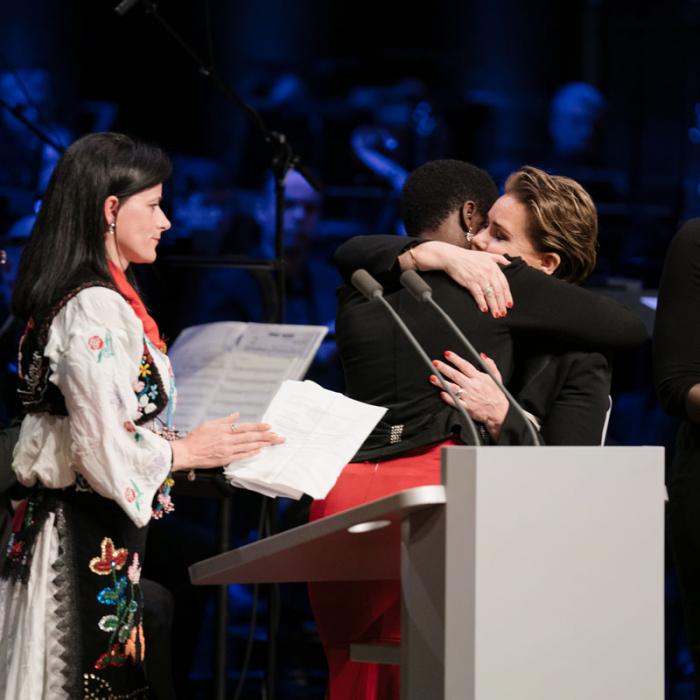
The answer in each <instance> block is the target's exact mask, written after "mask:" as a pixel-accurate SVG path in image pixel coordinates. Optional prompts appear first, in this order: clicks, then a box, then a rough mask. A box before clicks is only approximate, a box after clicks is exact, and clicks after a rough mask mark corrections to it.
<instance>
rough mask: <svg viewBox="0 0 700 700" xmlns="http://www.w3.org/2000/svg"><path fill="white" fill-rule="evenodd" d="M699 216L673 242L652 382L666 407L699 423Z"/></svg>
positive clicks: (665, 272) (661, 297) (657, 325)
mask: <svg viewBox="0 0 700 700" xmlns="http://www.w3.org/2000/svg"><path fill="white" fill-rule="evenodd" d="M699 319H700V219H692V220H691V221H689V222H687V223H686V224H685V225H684V226H683V227H681V229H680V231H679V232H678V233H677V234H676V236H675V238H674V239H673V240H672V241H671V245H670V246H669V249H668V253H667V255H666V262H665V263H664V269H663V273H662V275H661V283H660V285H659V302H658V307H657V310H656V322H655V325H654V343H653V358H654V381H655V384H656V392H657V394H658V397H659V400H660V401H661V404H662V405H663V407H664V409H665V410H666V411H667V412H668V413H670V414H672V415H677V416H686V417H687V418H688V419H689V420H691V421H693V422H694V423H700V332H698V331H697V325H698V320H699Z"/></svg>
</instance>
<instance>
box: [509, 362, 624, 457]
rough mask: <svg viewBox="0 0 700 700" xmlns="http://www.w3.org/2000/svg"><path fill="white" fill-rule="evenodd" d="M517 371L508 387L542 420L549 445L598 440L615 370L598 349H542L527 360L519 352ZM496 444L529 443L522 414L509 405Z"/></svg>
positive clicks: (595, 441)
mask: <svg viewBox="0 0 700 700" xmlns="http://www.w3.org/2000/svg"><path fill="white" fill-rule="evenodd" d="M516 368H517V373H518V374H519V375H522V376H521V377H520V376H519V377H516V378H514V379H513V380H512V381H511V382H510V386H509V389H510V390H511V393H513V395H514V396H515V398H516V400H517V401H518V403H519V404H520V405H521V406H522V407H523V409H525V410H526V411H528V412H529V413H532V414H533V415H534V416H536V417H537V418H538V419H539V421H540V438H541V439H542V442H543V443H544V444H546V445H600V443H601V438H602V434H603V427H604V425H605V418H606V414H607V411H608V408H609V405H610V382H611V376H612V375H611V370H610V364H609V362H608V361H607V359H606V358H605V357H604V356H603V355H601V354H600V353H597V352H561V353H548V352H542V353H537V354H534V355H531V356H530V357H528V358H527V359H525V360H524V361H521V358H520V357H518V355H517V351H516ZM497 444H498V445H528V444H530V437H529V433H528V432H527V428H526V427H525V425H524V424H523V421H522V418H521V417H520V416H519V415H518V414H517V413H516V412H515V411H514V410H513V409H510V410H509V411H508V414H507V415H506V419H505V421H504V423H503V427H502V428H501V435H500V437H499V439H498V442H497Z"/></svg>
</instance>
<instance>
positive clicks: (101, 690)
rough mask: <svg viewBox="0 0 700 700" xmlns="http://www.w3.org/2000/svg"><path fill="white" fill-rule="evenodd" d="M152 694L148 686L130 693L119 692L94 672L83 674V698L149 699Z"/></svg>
mask: <svg viewBox="0 0 700 700" xmlns="http://www.w3.org/2000/svg"><path fill="white" fill-rule="evenodd" d="M150 697H151V695H150V693H149V690H148V688H147V687H145V688H139V689H138V690H133V691H131V692H130V693H120V694H117V693H115V692H114V691H113V690H112V686H111V685H110V684H109V683H108V682H107V681H106V680H104V678H100V677H99V676H96V675H95V674H94V673H84V674H83V700H107V698H109V700H148V698H150Z"/></svg>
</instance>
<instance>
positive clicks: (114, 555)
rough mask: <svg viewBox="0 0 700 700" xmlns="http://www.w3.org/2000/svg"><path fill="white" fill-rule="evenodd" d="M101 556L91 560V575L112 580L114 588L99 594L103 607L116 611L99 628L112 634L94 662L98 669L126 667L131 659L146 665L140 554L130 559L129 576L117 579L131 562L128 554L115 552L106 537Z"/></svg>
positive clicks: (103, 619)
mask: <svg viewBox="0 0 700 700" xmlns="http://www.w3.org/2000/svg"><path fill="white" fill-rule="evenodd" d="M100 550H101V553H100V556H99V557H94V558H93V559H91V560H90V571H92V573H93V574H96V575H98V576H110V575H111V577H112V585H111V586H107V587H105V588H103V589H102V590H101V591H100V592H99V593H98V594H97V601H98V602H99V603H100V604H101V605H105V606H108V607H112V608H114V612H113V613H110V614H108V615H104V616H102V617H101V618H100V620H99V622H98V623H97V626H98V627H99V628H100V629H101V630H102V631H103V632H106V633H108V634H109V640H108V642H107V651H105V652H104V653H102V654H100V655H99V656H98V658H97V660H96V661H95V669H96V670H98V671H99V670H102V669H104V668H107V667H108V666H116V667H121V666H123V665H124V664H125V663H126V662H127V661H128V660H129V659H131V660H132V661H133V662H137V661H143V660H144V658H145V655H146V643H145V639H144V636H143V622H142V611H143V596H142V594H141V586H140V585H139V584H140V581H141V563H140V561H139V555H138V552H135V553H134V555H133V557H132V558H131V564H130V565H129V567H128V568H127V573H126V576H120V577H117V572H118V571H121V570H122V569H123V568H124V566H125V565H126V563H127V561H128V559H129V550H128V549H125V548H123V547H121V548H115V546H114V542H112V540H111V539H110V538H109V537H105V538H103V540H102V543H101V545H100Z"/></svg>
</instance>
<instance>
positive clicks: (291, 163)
mask: <svg viewBox="0 0 700 700" xmlns="http://www.w3.org/2000/svg"><path fill="white" fill-rule="evenodd" d="M138 2H141V4H143V5H144V7H145V9H146V14H148V15H150V16H151V17H153V19H154V20H155V21H156V22H157V23H158V24H159V25H160V26H161V27H162V28H163V29H164V30H165V32H166V33H167V34H169V35H170V36H171V37H172V39H173V40H174V41H175V43H176V44H178V45H179V46H180V48H181V49H182V50H183V51H184V52H185V53H186V54H187V55H188V56H189V57H190V58H191V59H192V60H193V61H194V63H195V64H196V65H197V67H198V69H199V73H200V74H201V75H203V76H204V77H205V78H207V79H209V80H210V81H211V82H212V83H213V84H214V85H215V86H216V88H217V89H218V90H219V91H220V92H221V93H222V94H223V95H224V97H226V99H227V100H228V101H229V102H231V103H232V104H233V105H235V106H236V107H238V108H239V109H241V110H243V112H245V114H246V115H247V116H248V119H249V120H250V121H251V123H252V124H253V126H254V127H255V129H256V130H257V131H258V132H259V133H260V134H261V135H262V137H263V139H264V140H265V142H266V143H268V144H269V145H270V147H271V148H272V160H271V169H272V172H273V175H274V178H275V254H276V261H275V263H274V269H275V281H276V291H277V312H276V314H275V315H276V317H277V320H278V321H280V322H281V321H284V316H285V305H286V295H285V289H284V286H285V284H284V283H285V262H284V191H285V179H286V177H287V173H288V172H289V171H290V170H291V169H295V170H297V172H299V174H300V175H302V176H303V177H304V178H305V179H306V181H307V182H308V183H309V184H310V185H311V186H312V187H313V188H314V189H315V190H316V191H318V192H320V191H321V190H322V185H321V183H320V182H319V180H318V179H317V178H316V177H314V176H313V175H312V174H311V172H310V171H309V170H308V168H306V167H305V166H304V165H303V164H302V163H301V159H300V158H299V156H298V155H296V154H295V153H294V151H293V149H292V147H291V144H290V143H289V141H288V140H287V137H286V136H285V135H284V134H283V133H281V132H278V131H271V130H270V129H269V128H268V127H267V125H266V124H265V122H264V121H263V118H262V117H261V116H260V114H259V112H258V111H257V110H255V109H254V108H253V107H252V106H251V105H249V104H248V103H247V102H246V101H245V100H243V98H241V97H240V96H239V95H238V94H237V93H236V92H235V91H234V90H233V89H232V88H231V87H230V86H229V85H228V84H227V83H226V82H224V80H222V78H221V77H220V76H219V74H218V72H217V71H216V69H215V67H214V65H213V63H210V64H207V63H205V61H204V60H203V59H202V57H201V56H200V55H199V54H198V53H197V52H196V51H195V50H194V49H193V48H192V47H191V46H190V45H189V44H188V43H187V42H186V41H185V40H184V39H183V37H182V36H181V35H180V34H179V32H177V30H176V29H175V28H174V27H173V26H172V25H171V24H170V23H169V22H168V21H167V20H166V19H165V18H164V17H163V16H162V15H161V14H160V13H159V12H158V8H157V6H156V3H155V2H153V0H127V1H126V2H121V3H119V5H117V7H115V11H116V12H117V14H118V15H120V16H123V15H124V14H125V13H126V12H128V11H129V10H130V9H131V7H133V5H135V4H137V3H138ZM268 505H269V507H268V508H267V509H266V510H267V522H266V530H267V533H268V535H272V534H274V532H275V529H276V514H277V509H276V504H275V503H274V501H273V502H271V503H270V504H268ZM230 507H231V506H230V502H229V501H228V499H226V500H224V501H223V502H222V504H221V511H222V512H221V517H220V538H221V541H226V539H227V537H228V533H226V534H224V533H223V528H224V527H227V526H228V525H227V524H228V522H229V521H230ZM226 591H227V589H226V587H225V586H223V587H222V591H221V593H220V596H219V605H220V609H221V610H222V611H223V612H224V614H223V617H224V620H223V621H220V625H219V628H218V632H217V638H218V639H219V641H220V644H221V647H220V648H219V654H218V656H217V679H216V684H217V689H216V697H217V700H224V698H225V692H226V659H225V642H226V619H225V618H226V610H227V606H228V601H227V598H226V596H227V592H226ZM268 602H269V605H268V661H267V674H266V681H265V684H266V685H265V687H266V691H267V692H266V699H267V700H274V698H275V666H276V658H275V655H276V650H275V646H276V641H275V640H276V634H277V618H278V616H279V588H278V586H277V584H272V588H271V591H270V596H269V601H268ZM222 677H223V680H221V678H222Z"/></svg>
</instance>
